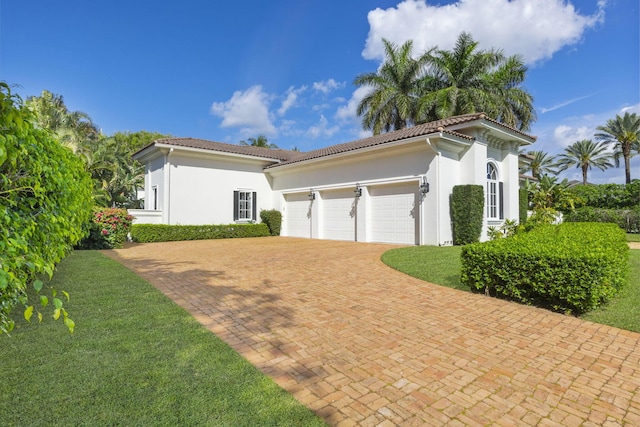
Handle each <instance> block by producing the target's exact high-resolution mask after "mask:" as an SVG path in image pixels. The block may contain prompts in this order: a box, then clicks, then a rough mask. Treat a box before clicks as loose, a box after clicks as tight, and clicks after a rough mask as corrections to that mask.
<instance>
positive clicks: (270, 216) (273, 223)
mask: <svg viewBox="0 0 640 427" xmlns="http://www.w3.org/2000/svg"><path fill="white" fill-rule="evenodd" d="M260 219H261V220H262V222H263V223H265V224H267V227H269V231H270V233H271V235H272V236H279V235H280V227H281V226H282V213H281V212H280V211H279V210H276V209H271V210H262V211H260Z"/></svg>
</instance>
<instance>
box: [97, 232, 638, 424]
mask: <svg viewBox="0 0 640 427" xmlns="http://www.w3.org/2000/svg"><path fill="white" fill-rule="evenodd" d="M390 247H391V246H388V245H377V244H364V243H351V242H331V241H319V240H307V239H291V238H280V237H274V238H258V239H235V240H217V241H194V242H175V243H155V244H145V245H138V246H133V247H130V248H127V249H122V250H117V251H107V252H106V253H107V254H108V255H109V256H112V257H113V258H115V259H117V260H118V261H120V262H122V263H123V264H124V265H126V266H127V267H129V268H130V269H132V270H133V271H135V272H136V273H138V274H139V275H140V276H142V277H144V278H146V279H147V280H149V281H150V282H151V283H152V284H153V285H155V286H156V287H157V288H158V289H160V290H161V291H162V292H164V293H165V294H166V295H168V296H169V297H171V298H172V299H173V300H174V301H175V302H176V303H178V304H180V305H181V306H182V307H184V308H185V309H187V310H188V311H189V312H190V313H191V314H192V315H193V316H194V317H195V318H196V319H198V320H199V321H200V322H201V323H202V324H203V325H205V326H206V327H207V328H209V329H210V330H211V331H213V332H214V333H216V334H217V335H218V336H219V337H220V338H222V339H223V340H225V341H226V342H227V343H229V344H230V345H231V346H232V347H233V348H235V349H236V350H237V351H238V352H239V353H240V354H242V355H243V356H244V357H245V358H247V359H248V360H249V361H251V362H252V363H253V364H254V365H256V366H257V367H259V368H260V369H261V370H262V371H263V372H265V373H266V374H268V375H270V376H271V377H272V378H274V379H275V380H276V381H277V383H278V384H279V385H280V386H282V387H283V388H284V389H286V390H288V391H289V392H290V393H292V394H293V395H294V396H295V397H296V398H297V399H298V400H299V401H300V402H302V403H303V404H305V405H307V406H308V407H310V408H312V409H313V410H314V411H315V412H316V413H317V414H319V415H320V416H322V417H323V418H324V419H325V420H326V421H327V422H328V423H329V424H331V425H341V426H342V425H345V426H348V425H363V426H368V425H382V426H387V425H389V426H391V425H443V424H446V425H505V426H514V425H565V426H574V425H624V424H627V425H640V334H637V333H632V332H628V331H624V330H620V329H616V328H611V327H608V326H602V325H597V324H593V323H589V322H585V321H582V320H579V319H576V318H572V317H567V316H563V315H559V314H554V313H550V312H548V311H545V310H540V309H536V308H531V307H525V306H521V305H517V304H514V303H509V302H505V301H500V300H497V299H493V298H487V297H484V296H482V295H476V294H471V293H465V292H461V291H456V290H452V289H448V288H444V287H441V286H437V285H432V284H429V283H425V282H422V281H419V280H417V279H413V278H410V277H407V276H405V275H404V274H402V273H399V272H396V271H394V270H392V269H390V268H388V267H386V266H385V265H384V264H382V262H381V261H380V255H381V254H382V253H383V252H384V251H385V250H387V249H389V248H390ZM425 262H426V263H428V262H429V261H428V260H425Z"/></svg>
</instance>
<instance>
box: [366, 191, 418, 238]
mask: <svg viewBox="0 0 640 427" xmlns="http://www.w3.org/2000/svg"><path fill="white" fill-rule="evenodd" d="M417 188H418V184H413V183H412V184H403V185H385V186H378V187H371V188H370V189H369V194H370V195H371V202H370V206H371V222H370V224H369V225H370V229H369V230H370V232H371V234H370V235H371V241H373V242H384V243H402V244H409V245H415V244H417V243H418V239H417V236H416V229H417V227H416V223H417V217H418V214H417V212H418V210H417V203H416V199H417Z"/></svg>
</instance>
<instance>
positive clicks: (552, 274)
mask: <svg viewBox="0 0 640 427" xmlns="http://www.w3.org/2000/svg"><path fill="white" fill-rule="evenodd" d="M628 251H629V247H628V245H627V243H626V236H625V234H624V232H623V231H622V230H621V229H620V228H619V227H617V226H615V225H613V224H599V223H564V224H560V225H542V226H539V227H536V228H535V229H533V230H532V231H531V232H529V233H520V234H517V235H516V236H514V237H511V238H507V239H498V240H494V241H490V242H485V243H476V244H473V245H468V246H465V247H464V248H462V255H461V257H462V278H461V281H462V283H464V284H466V285H468V286H469V287H470V288H471V289H474V290H476V291H481V292H482V291H483V292H485V293H488V294H491V295H495V296H498V297H503V298H506V299H510V300H515V301H518V302H521V303H525V304H532V305H537V306H540V307H545V308H550V309H552V310H555V311H560V312H565V313H574V314H580V313H584V312H586V311H588V310H591V309H593V308H595V307H597V306H598V305H600V304H602V303H604V302H606V301H608V300H609V299H610V298H611V297H612V296H613V295H614V294H615V293H616V291H617V290H618V288H620V286H622V285H623V284H624V283H625V281H626V274H627V272H628V263H629V259H628V256H629V253H628Z"/></svg>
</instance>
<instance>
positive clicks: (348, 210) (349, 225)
mask: <svg viewBox="0 0 640 427" xmlns="http://www.w3.org/2000/svg"><path fill="white" fill-rule="evenodd" d="M354 202H355V194H354V192H353V190H352V189H351V190H336V191H323V192H322V222H321V224H322V225H321V228H322V234H321V238H323V239H330V240H352V241H353V240H356V211H355V205H354Z"/></svg>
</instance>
